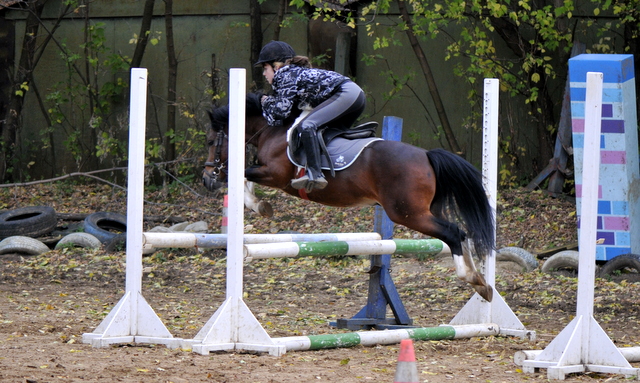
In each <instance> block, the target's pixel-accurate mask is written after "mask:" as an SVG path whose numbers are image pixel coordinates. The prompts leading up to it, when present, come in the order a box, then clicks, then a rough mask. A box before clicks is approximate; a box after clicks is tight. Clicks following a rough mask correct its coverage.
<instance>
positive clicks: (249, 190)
mask: <svg viewBox="0 0 640 383" xmlns="http://www.w3.org/2000/svg"><path fill="white" fill-rule="evenodd" d="M254 186H255V184H254V183H253V182H249V181H247V180H246V179H245V180H244V206H246V207H248V208H249V209H251V210H253V211H255V212H256V213H258V214H260V215H261V216H263V217H267V218H270V217H272V216H273V208H272V207H271V205H270V204H269V203H268V202H266V201H261V200H260V199H259V198H258V197H256V195H255V193H254V191H253V190H254Z"/></svg>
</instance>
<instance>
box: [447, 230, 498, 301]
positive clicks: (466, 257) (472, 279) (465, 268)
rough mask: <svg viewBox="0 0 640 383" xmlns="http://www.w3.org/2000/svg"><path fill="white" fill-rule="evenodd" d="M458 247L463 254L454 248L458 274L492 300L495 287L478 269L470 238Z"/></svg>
mask: <svg viewBox="0 0 640 383" xmlns="http://www.w3.org/2000/svg"><path fill="white" fill-rule="evenodd" d="M458 249H461V250H462V251H460V252H461V253H462V254H456V252H458V251H456V252H454V251H453V249H452V255H453V263H454V265H455V267H456V274H457V275H458V278H460V279H461V280H463V281H465V282H467V283H469V284H471V286H473V288H474V289H475V290H476V291H477V292H478V294H480V296H481V297H482V298H484V299H486V300H487V301H489V302H491V300H492V299H493V287H492V286H490V285H489V284H487V282H486V281H485V280H484V277H483V276H482V274H480V273H479V272H478V270H477V269H476V265H475V263H474V262H473V258H472V257H471V250H470V249H471V246H470V245H469V239H467V240H466V241H464V242H463V243H462V246H461V247H459V248H458Z"/></svg>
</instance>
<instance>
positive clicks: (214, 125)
mask: <svg viewBox="0 0 640 383" xmlns="http://www.w3.org/2000/svg"><path fill="white" fill-rule="evenodd" d="M207 114H208V115H209V121H211V123H210V124H208V125H209V127H210V128H211V130H213V131H214V132H218V131H220V129H222V127H221V126H220V125H219V124H217V123H216V115H215V113H214V112H213V110H212V109H209V110H207Z"/></svg>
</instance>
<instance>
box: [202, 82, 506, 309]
mask: <svg viewBox="0 0 640 383" xmlns="http://www.w3.org/2000/svg"><path fill="white" fill-rule="evenodd" d="M209 117H210V119H211V127H210V129H209V130H208V132H207V147H208V151H209V156H208V159H207V162H206V163H205V168H204V171H203V183H204V185H205V186H206V187H207V188H208V189H209V190H211V191H215V190H217V189H219V188H220V187H221V186H222V183H223V182H226V180H227V174H226V171H227V157H228V156H227V150H228V131H229V106H228V105H226V106H222V107H218V108H215V109H213V110H211V111H210V112H209ZM292 123H293V119H290V121H288V122H285V124H284V126H269V125H268V124H267V121H266V119H265V118H264V117H263V116H262V107H261V104H260V100H259V95H257V94H248V95H247V105H246V120H245V142H246V144H252V145H255V146H256V147H257V156H256V157H257V163H256V164H255V165H252V166H250V167H248V168H247V169H245V178H246V180H247V181H249V182H255V183H257V184H259V185H263V186H267V187H271V188H276V189H280V190H283V191H284V192H286V193H288V194H290V195H292V196H296V197H301V195H300V194H299V190H297V189H294V188H293V187H291V180H292V179H293V178H295V177H296V173H297V169H296V166H295V165H293V163H292V162H291V161H290V160H289V158H288V156H287V153H286V149H287V145H288V144H287V137H286V135H287V130H288V128H289V127H290V126H291V125H292ZM325 176H326V177H327V181H329V184H328V185H327V187H326V188H325V189H322V190H313V191H312V192H310V193H308V194H307V195H306V197H307V198H308V199H309V200H311V201H314V202H318V203H321V204H323V205H328V206H335V207H351V206H371V205H375V204H379V205H380V206H382V207H383V208H384V210H385V212H386V213H387V215H388V216H389V218H390V219H391V220H392V221H393V222H395V223H396V224H400V225H404V226H406V227H408V228H410V229H413V230H416V231H419V232H420V233H423V234H425V235H428V236H431V237H435V238H438V239H440V240H442V241H443V242H444V243H446V244H447V245H448V246H449V248H450V249H451V254H452V256H453V260H454V265H455V267H456V274H457V276H458V278H460V279H461V280H463V281H465V282H467V283H469V284H471V286H473V288H474V289H475V290H476V291H477V292H478V294H479V295H480V296H482V297H483V298H484V299H486V300H487V301H491V299H492V297H493V287H492V286H490V285H488V284H487V283H486V281H485V279H484V277H483V276H482V274H480V273H479V272H478V271H477V270H476V267H475V265H474V262H473V258H472V255H471V251H472V248H473V249H474V250H475V252H476V254H477V255H478V257H479V258H480V259H482V260H483V259H485V257H486V256H487V255H491V251H492V250H493V249H494V248H495V237H494V230H495V229H494V227H495V226H494V215H493V210H492V208H491V206H490V204H489V201H488V198H487V196H486V194H485V190H484V187H483V185H482V175H481V174H480V172H479V171H478V170H477V169H476V168H475V167H473V165H471V164H470V163H469V162H467V161H466V160H464V159H463V158H462V157H460V156H458V155H456V154H453V153H451V152H448V151H446V150H443V149H433V150H425V149H421V148H418V147H416V146H413V145H410V144H407V143H403V142H398V141H387V140H379V141H375V142H372V143H371V144H369V146H367V147H366V148H365V149H364V150H363V151H362V153H361V155H360V156H359V157H358V159H357V160H355V161H354V162H353V164H352V165H351V166H350V167H348V168H346V169H344V170H341V171H337V172H335V176H334V177H332V176H331V175H330V174H328V172H327V171H325ZM454 221H456V222H459V224H460V225H461V226H462V228H463V229H464V231H463V230H462V229H461V228H460V227H459V226H458V224H456V223H454ZM469 240H470V242H472V245H473V246H471V245H470V244H469Z"/></svg>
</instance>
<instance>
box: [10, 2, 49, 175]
mask: <svg viewBox="0 0 640 383" xmlns="http://www.w3.org/2000/svg"><path fill="white" fill-rule="evenodd" d="M47 1H48V0H37V1H34V2H27V3H26V6H27V7H28V10H29V12H28V15H27V19H26V21H25V24H26V25H25V32H24V38H23V40H22V48H21V50H20V61H19V63H18V67H17V68H16V69H15V75H14V78H13V86H12V87H11V94H10V95H9V97H10V99H9V106H8V108H7V111H6V115H5V118H4V122H2V121H0V133H1V134H2V143H1V147H0V149H1V150H0V152H1V153H2V155H0V181H1V182H3V183H4V182H11V181H13V180H14V179H15V178H16V177H15V176H16V174H15V173H13V171H14V170H15V169H13V166H14V164H15V162H16V160H17V159H16V158H15V154H16V147H17V144H18V143H17V136H18V134H17V133H18V129H19V127H20V119H21V118H20V117H21V115H22V108H23V106H24V98H25V96H26V93H27V91H28V90H27V89H28V86H29V83H30V82H31V80H32V73H33V70H34V69H35V62H34V57H35V52H36V49H37V41H36V40H37V36H38V30H39V27H40V16H41V15H42V10H43V8H44V6H45V4H46V3H47Z"/></svg>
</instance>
